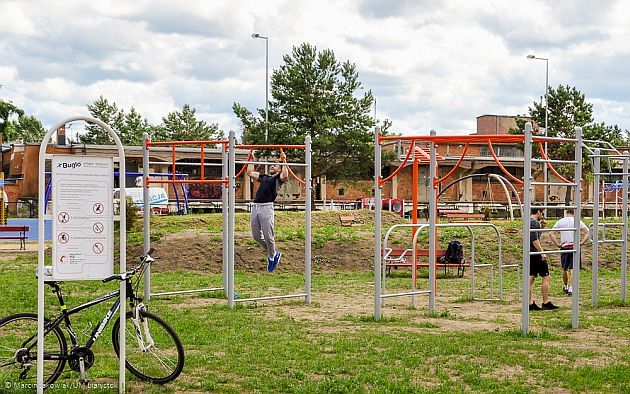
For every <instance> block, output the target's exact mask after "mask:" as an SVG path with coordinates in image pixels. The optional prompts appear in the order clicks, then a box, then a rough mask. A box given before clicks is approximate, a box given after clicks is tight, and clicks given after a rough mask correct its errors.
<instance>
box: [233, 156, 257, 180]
mask: <svg viewBox="0 0 630 394" xmlns="http://www.w3.org/2000/svg"><path fill="white" fill-rule="evenodd" d="M252 157H254V150H253V149H250V150H249V154H248V155H247V160H245V161H250V160H251V159H252ZM246 168H247V164H244V165H243V168H241V170H240V171H239V172H238V174H236V178H239V177H240V176H241V175H243V173H244V172H245V169H246Z"/></svg>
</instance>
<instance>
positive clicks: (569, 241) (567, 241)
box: [549, 208, 588, 295]
mask: <svg viewBox="0 0 630 394" xmlns="http://www.w3.org/2000/svg"><path fill="white" fill-rule="evenodd" d="M574 215H575V210H574V209H573V208H569V209H567V210H566V215H565V216H564V217H563V218H562V219H560V220H558V221H557V222H556V224H555V225H554V226H553V228H554V229H558V230H561V229H569V228H575V216H574ZM558 233H560V240H558ZM580 234H581V235H582V238H581V239H580V245H584V244H585V243H586V241H587V240H588V227H586V224H584V222H583V221H581V220H580ZM549 235H550V236H551V240H552V241H553V243H554V244H555V245H556V246H557V247H559V248H560V249H566V250H571V249H573V241H574V239H573V231H552V232H550V233H549ZM560 262H561V263H562V284H563V287H562V290H563V291H564V294H568V295H572V294H573V286H572V285H571V276H572V273H573V252H565V253H562V254H561V255H560ZM578 268H579V267H578Z"/></svg>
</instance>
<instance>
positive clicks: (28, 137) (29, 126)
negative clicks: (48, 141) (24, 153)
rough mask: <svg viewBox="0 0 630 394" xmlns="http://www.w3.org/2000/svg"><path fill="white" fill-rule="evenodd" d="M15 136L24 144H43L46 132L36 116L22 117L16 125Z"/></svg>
mask: <svg viewBox="0 0 630 394" xmlns="http://www.w3.org/2000/svg"><path fill="white" fill-rule="evenodd" d="M15 134H16V137H17V139H21V140H22V141H24V142H41V141H42V138H44V135H45V134H46V130H45V129H44V126H42V123H41V122H40V121H39V120H38V119H37V118H35V117H34V116H22V117H20V118H18V121H17V122H16V123H15Z"/></svg>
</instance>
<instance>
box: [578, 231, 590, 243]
mask: <svg viewBox="0 0 630 394" xmlns="http://www.w3.org/2000/svg"><path fill="white" fill-rule="evenodd" d="M588 233H589V231H588V227H580V234H582V239H581V240H580V245H584V244H585V243H586V241H588Z"/></svg>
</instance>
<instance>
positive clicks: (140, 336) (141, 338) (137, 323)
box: [133, 303, 155, 353]
mask: <svg viewBox="0 0 630 394" xmlns="http://www.w3.org/2000/svg"><path fill="white" fill-rule="evenodd" d="M146 310H147V307H146V305H144V304H143V303H139V304H138V306H137V307H135V308H134V309H133V326H134V329H135V331H136V341H138V346H139V347H140V350H141V351H142V352H143V353H146V352H147V351H148V350H149V349H150V348H152V347H153V345H155V342H154V341H153V338H152V337H151V333H150V332H149V320H148V319H143V318H142V316H141V312H145V311H146Z"/></svg>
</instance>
